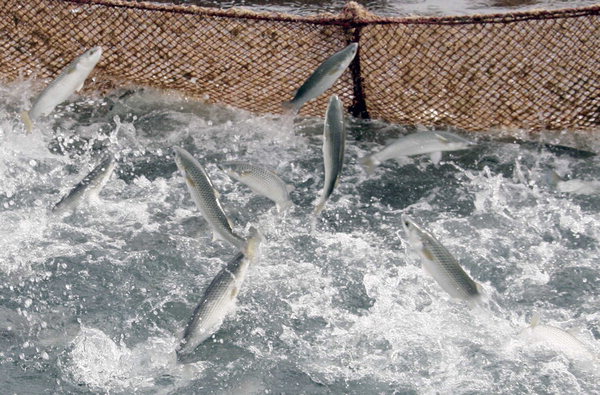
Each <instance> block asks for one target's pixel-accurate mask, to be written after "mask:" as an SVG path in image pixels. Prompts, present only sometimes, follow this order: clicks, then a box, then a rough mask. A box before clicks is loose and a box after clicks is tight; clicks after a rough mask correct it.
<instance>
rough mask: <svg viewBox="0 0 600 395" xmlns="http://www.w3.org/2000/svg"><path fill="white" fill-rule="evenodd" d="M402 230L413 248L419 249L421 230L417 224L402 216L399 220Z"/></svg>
mask: <svg viewBox="0 0 600 395" xmlns="http://www.w3.org/2000/svg"><path fill="white" fill-rule="evenodd" d="M401 221H402V228H403V229H404V233H405V234H406V237H407V238H408V241H409V242H410V244H411V245H412V246H413V247H414V248H420V247H421V246H422V244H423V243H422V241H421V234H422V233H423V230H422V229H421V227H420V226H419V225H417V223H416V222H415V221H414V220H413V219H412V218H410V217H409V216H407V215H403V216H402V218H401Z"/></svg>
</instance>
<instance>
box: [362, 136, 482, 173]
mask: <svg viewBox="0 0 600 395" xmlns="http://www.w3.org/2000/svg"><path fill="white" fill-rule="evenodd" d="M474 145H475V143H474V142H472V141H469V140H467V139H464V138H462V137H460V136H457V135H455V134H454V133H450V132H420V133H413V134H409V135H408V136H404V137H400V138H399V139H397V140H396V141H394V142H393V143H391V144H390V145H388V146H386V147H385V148H384V149H382V150H381V151H379V152H376V153H374V154H372V155H369V156H367V157H365V158H363V159H362V164H363V166H365V168H366V169H367V172H368V173H369V174H370V173H372V172H373V170H374V169H375V166H379V164H380V163H382V162H384V161H386V160H388V159H393V158H399V157H402V156H413V155H421V154H429V155H430V157H431V161H432V162H433V163H434V164H438V163H439V161H440V159H441V158H442V151H458V150H463V149H467V148H470V147H472V146H474Z"/></svg>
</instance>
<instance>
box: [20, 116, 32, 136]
mask: <svg viewBox="0 0 600 395" xmlns="http://www.w3.org/2000/svg"><path fill="white" fill-rule="evenodd" d="M21 118H23V123H24V124H25V129H26V130H27V134H29V133H31V130H33V121H32V120H31V117H30V116H29V111H23V112H22V113H21Z"/></svg>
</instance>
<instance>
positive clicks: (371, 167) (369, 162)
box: [360, 155, 379, 175]
mask: <svg viewBox="0 0 600 395" xmlns="http://www.w3.org/2000/svg"><path fill="white" fill-rule="evenodd" d="M360 164H361V165H362V166H363V167H364V168H365V171H366V172H367V174H369V175H370V174H373V172H374V171H375V166H377V165H378V164H379V163H378V162H377V161H376V160H375V159H374V158H373V156H372V155H371V156H365V157H364V158H362V159H361V160H360Z"/></svg>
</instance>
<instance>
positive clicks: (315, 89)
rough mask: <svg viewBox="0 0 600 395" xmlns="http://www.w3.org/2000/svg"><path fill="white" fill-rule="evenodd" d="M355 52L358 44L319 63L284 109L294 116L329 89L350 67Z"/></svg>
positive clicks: (285, 104) (284, 104)
mask: <svg viewBox="0 0 600 395" xmlns="http://www.w3.org/2000/svg"><path fill="white" fill-rule="evenodd" d="M357 51H358V43H352V44H350V45H348V46H347V47H346V48H344V49H342V50H341V51H339V52H336V53H335V54H333V55H332V56H331V57H329V58H328V59H327V60H325V61H324V62H323V63H321V64H320V65H319V67H317V69H316V70H315V71H314V72H313V73H312V74H311V75H310V76H309V77H308V79H307V80H306V81H305V82H304V84H302V86H301V87H300V88H298V90H297V91H296V94H295V95H294V98H293V99H292V100H290V101H289V102H285V103H283V106H284V108H285V109H287V110H288V111H290V112H292V113H293V114H296V113H297V112H298V111H300V108H301V107H302V106H303V105H304V103H306V102H308V101H310V100H312V99H315V98H316V97H318V96H320V95H321V94H322V93H323V92H325V91H326V90H327V89H329V88H331V86H333V84H334V83H335V81H336V80H337V79H338V78H339V77H340V76H341V75H342V73H343V72H344V70H346V68H347V67H348V66H349V65H350V63H351V62H352V59H354V56H356V52H357Z"/></svg>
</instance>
